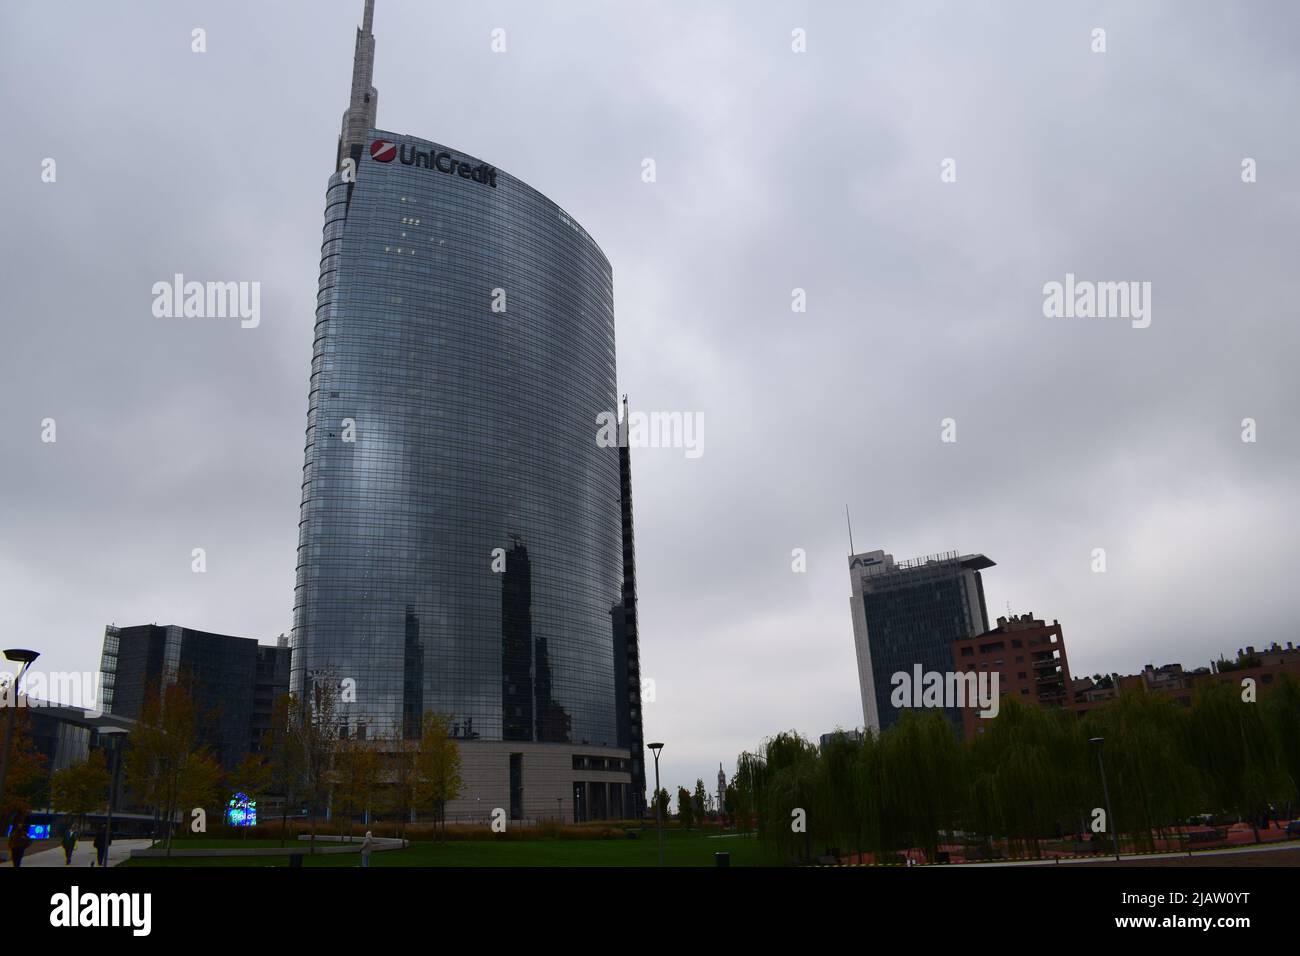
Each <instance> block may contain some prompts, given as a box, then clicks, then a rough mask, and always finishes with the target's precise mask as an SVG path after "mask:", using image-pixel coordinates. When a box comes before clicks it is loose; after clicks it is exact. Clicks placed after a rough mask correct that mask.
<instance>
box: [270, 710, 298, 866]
mask: <svg viewBox="0 0 1300 956" xmlns="http://www.w3.org/2000/svg"><path fill="white" fill-rule="evenodd" d="M303 720H304V713H303V708H302V705H301V703H300V702H299V700H298V698H297V697H296V696H294V695H292V694H281V695H280V696H279V697H277V698H276V699H275V703H274V704H273V705H272V716H271V726H270V728H269V729H268V730H267V731H266V733H265V734H263V735H262V751H263V753H265V754H266V755H267V766H268V770H269V773H270V780H269V782H268V787H269V789H270V791H271V792H273V793H277V794H279V795H280V796H281V797H282V798H283V801H282V803H281V806H280V845H281V846H284V840H285V831H286V830H287V828H288V822H289V808H290V807H297V806H298V805H299V804H300V803H301V801H302V796H303V780H304V777H305V774H306V767H307V759H306V755H305V753H304V751H303V743H304V737H303V734H302V733H301V732H299V731H298V729H297V728H298V727H299V726H300V725H301V723H302V721H303Z"/></svg>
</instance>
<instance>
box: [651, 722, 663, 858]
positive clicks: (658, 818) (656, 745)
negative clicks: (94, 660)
mask: <svg viewBox="0 0 1300 956" xmlns="http://www.w3.org/2000/svg"><path fill="white" fill-rule="evenodd" d="M647 746H648V747H649V748H650V749H651V750H652V751H654V755H655V798H654V799H655V829H656V830H657V831H658V835H659V865H660V866H663V865H664V821H663V820H662V819H661V814H660V810H659V751H661V750H663V749H664V745H663V744H661V743H654V744H647Z"/></svg>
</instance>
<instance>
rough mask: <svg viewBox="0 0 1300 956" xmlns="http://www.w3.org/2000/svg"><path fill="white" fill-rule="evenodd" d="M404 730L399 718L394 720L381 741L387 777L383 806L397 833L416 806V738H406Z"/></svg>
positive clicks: (400, 831)
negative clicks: (393, 820) (394, 822)
mask: <svg viewBox="0 0 1300 956" xmlns="http://www.w3.org/2000/svg"><path fill="white" fill-rule="evenodd" d="M405 730H406V728H405V727H404V726H403V724H402V722H401V721H396V722H394V724H393V730H392V733H391V734H390V735H389V736H388V737H386V738H385V739H384V741H383V744H382V746H383V749H384V751H385V754H386V756H387V760H386V764H387V767H386V777H387V780H388V786H387V787H385V788H384V790H383V792H382V797H383V799H384V806H385V808H386V809H388V810H391V811H392V813H393V816H394V818H395V820H396V823H397V835H398V836H399V837H402V836H405V834H406V824H407V823H408V822H409V821H410V819H411V814H412V812H413V811H414V809H415V794H414V780H415V753H416V750H417V749H418V748H419V743H418V741H412V740H408V739H407V738H406V732H405Z"/></svg>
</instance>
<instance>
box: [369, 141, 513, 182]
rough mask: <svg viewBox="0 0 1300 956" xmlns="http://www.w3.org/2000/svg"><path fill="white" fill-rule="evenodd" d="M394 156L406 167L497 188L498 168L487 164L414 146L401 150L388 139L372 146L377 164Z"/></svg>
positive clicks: (371, 150) (402, 147)
mask: <svg viewBox="0 0 1300 956" xmlns="http://www.w3.org/2000/svg"><path fill="white" fill-rule="evenodd" d="M394 156H397V157H398V158H400V159H401V161H402V165H404V166H423V167H424V168H425V169H436V170H437V171H438V172H440V173H446V174H447V175H448V176H459V177H460V178H461V179H472V180H473V181H474V182H476V183H482V184H483V185H485V186H491V187H492V188H493V189H496V188H497V171H496V167H495V166H489V165H488V164H487V163H467V162H465V161H464V160H463V159H458V158H457V157H456V156H455V155H454V154H452V153H448V152H445V151H444V152H435V151H434V150H431V149H429V150H425V149H416V148H415V147H414V146H408V145H406V144H403V145H402V146H401V147H400V148H399V147H398V145H397V144H396V143H393V142H391V141H389V140H386V139H377V140H375V141H374V142H373V143H371V144H370V158H371V159H373V160H374V161H375V162H377V163H391V162H392V161H393V157H394Z"/></svg>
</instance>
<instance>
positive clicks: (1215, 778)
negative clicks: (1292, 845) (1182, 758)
mask: <svg viewBox="0 0 1300 956" xmlns="http://www.w3.org/2000/svg"><path fill="white" fill-rule="evenodd" d="M1190 753H1191V755H1192V759H1193V760H1194V761H1195V763H1196V765H1197V767H1198V769H1199V770H1200V772H1201V781H1202V783H1203V785H1204V787H1205V789H1206V792H1207V793H1208V794H1209V795H1210V798H1211V801H1212V803H1213V804H1214V806H1215V808H1216V809H1219V810H1235V811H1237V812H1238V813H1239V814H1240V815H1241V816H1242V817H1243V818H1244V819H1246V820H1249V821H1250V823H1251V827H1252V829H1253V830H1254V831H1255V840H1256V842H1258V841H1259V827H1258V822H1259V819H1260V818H1261V817H1262V816H1264V815H1266V813H1267V810H1268V807H1269V805H1270V803H1272V802H1273V801H1274V800H1275V799H1278V798H1279V797H1283V796H1284V795H1285V794H1287V793H1288V791H1289V790H1290V789H1291V780H1290V778H1289V777H1288V775H1287V772H1286V768H1285V767H1284V765H1283V758H1282V754H1283V750H1282V748H1281V747H1280V746H1279V744H1278V742H1277V741H1275V740H1274V738H1273V729H1272V727H1271V726H1270V723H1269V722H1268V721H1266V720H1265V718H1264V710H1263V709H1262V707H1261V705H1260V704H1258V703H1253V702H1249V703H1248V702H1246V701H1243V700H1242V699H1241V690H1240V688H1239V687H1236V686H1234V685H1232V684H1219V683H1211V684H1205V685H1202V687H1201V688H1200V691H1199V693H1198V694H1197V698H1196V705H1195V707H1193V708H1192V715H1191V747H1190Z"/></svg>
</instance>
